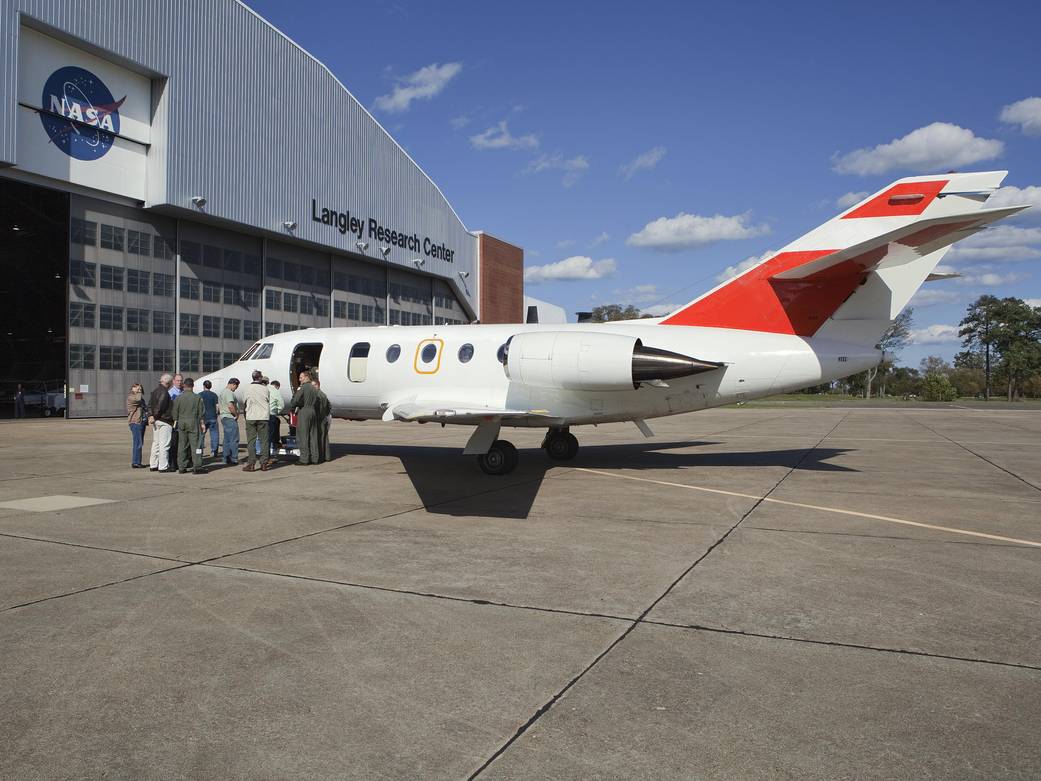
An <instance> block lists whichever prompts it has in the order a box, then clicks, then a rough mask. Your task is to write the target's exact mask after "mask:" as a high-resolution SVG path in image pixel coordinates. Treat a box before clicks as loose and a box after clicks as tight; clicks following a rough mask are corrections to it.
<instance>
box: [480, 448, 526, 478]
mask: <svg viewBox="0 0 1041 781" xmlns="http://www.w3.org/2000/svg"><path fill="white" fill-rule="evenodd" d="M517 460H518V458H517V448H515V447H514V446H513V445H512V444H511V443H510V442H507V441H506V440H505V439H497V440H495V441H494V442H492V446H491V448H489V449H488V452H487V453H485V454H483V455H480V456H477V464H478V466H480V467H481V471H482V472H484V473H485V474H486V475H508V474H509V473H510V472H512V471H513V470H514V468H515V467H516V466H517Z"/></svg>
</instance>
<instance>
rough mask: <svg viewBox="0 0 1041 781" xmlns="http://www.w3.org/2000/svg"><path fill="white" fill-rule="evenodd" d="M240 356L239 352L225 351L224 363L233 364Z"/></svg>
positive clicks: (226, 364)
mask: <svg viewBox="0 0 1041 781" xmlns="http://www.w3.org/2000/svg"><path fill="white" fill-rule="evenodd" d="M238 358H239V356H238V354H237V353H224V365H225V366H231V365H232V364H233V363H235V361H237V360H238Z"/></svg>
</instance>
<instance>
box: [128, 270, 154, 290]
mask: <svg viewBox="0 0 1041 781" xmlns="http://www.w3.org/2000/svg"><path fill="white" fill-rule="evenodd" d="M151 288H152V274H151V272H148V271H138V270H137V269H136V268H128V269H127V292H128V293H143V294H144V295H146V296H147V295H148V293H149V292H150V291H151Z"/></svg>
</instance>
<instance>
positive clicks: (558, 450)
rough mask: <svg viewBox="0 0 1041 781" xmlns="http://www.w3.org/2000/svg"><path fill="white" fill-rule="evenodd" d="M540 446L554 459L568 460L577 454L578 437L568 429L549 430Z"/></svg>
mask: <svg viewBox="0 0 1041 781" xmlns="http://www.w3.org/2000/svg"><path fill="white" fill-rule="evenodd" d="M542 447H543V448H545V450H546V455H547V456H549V457H550V458H552V459H553V460H554V461H570V460H571V459H572V458H574V457H575V456H576V455H578V439H577V438H576V437H575V435H574V434H572V433H571V432H570V431H550V432H549V433H548V434H546V440H545V441H544V442H543V443H542Z"/></svg>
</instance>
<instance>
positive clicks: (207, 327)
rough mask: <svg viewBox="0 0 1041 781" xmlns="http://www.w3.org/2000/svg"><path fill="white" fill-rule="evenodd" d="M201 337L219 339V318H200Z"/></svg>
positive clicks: (209, 316)
mask: <svg viewBox="0 0 1041 781" xmlns="http://www.w3.org/2000/svg"><path fill="white" fill-rule="evenodd" d="M202 335H203V336H209V337H213V338H214V339H220V318H219V317H212V316H211V315H203V316H202Z"/></svg>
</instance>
